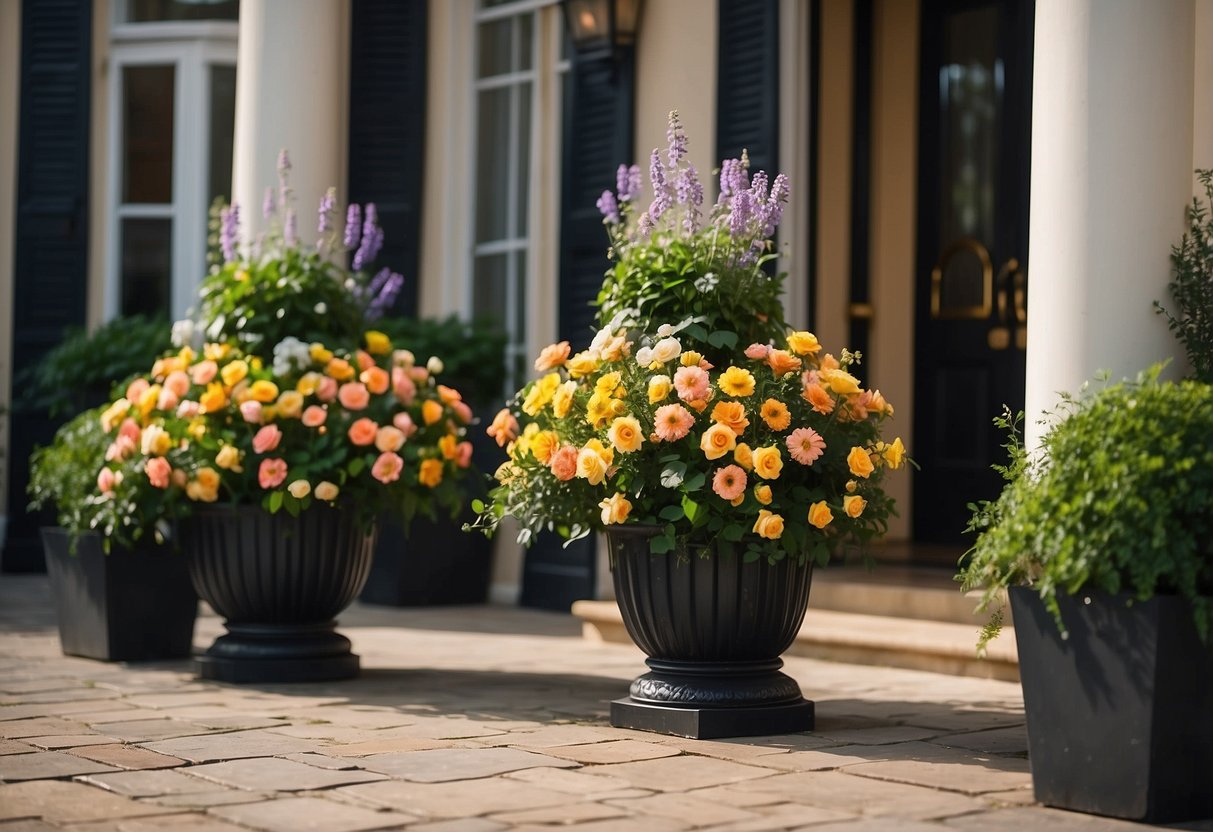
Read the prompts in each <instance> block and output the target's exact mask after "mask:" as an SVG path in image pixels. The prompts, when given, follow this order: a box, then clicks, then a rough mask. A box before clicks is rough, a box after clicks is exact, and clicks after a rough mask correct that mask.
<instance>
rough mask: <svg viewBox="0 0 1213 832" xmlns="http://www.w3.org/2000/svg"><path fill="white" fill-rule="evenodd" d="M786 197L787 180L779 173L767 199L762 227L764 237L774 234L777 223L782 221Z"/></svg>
mask: <svg viewBox="0 0 1213 832" xmlns="http://www.w3.org/2000/svg"><path fill="white" fill-rule="evenodd" d="M788 195H789V188H788V178H787V177H786V176H784V175H783V174H782V173H781V174H779V175H778V176H776V177H775V182H774V184H773V185H771V195H770V197H768V198H767V203H766V210H765V211H764V223H763V226H762V235H763V236H764V237H770V236H771V235H772V234H774V233H775V229H776V228H777V227H778V226H779V221H780V220H782V219H783V206H784V205H786V204H787V201H788Z"/></svg>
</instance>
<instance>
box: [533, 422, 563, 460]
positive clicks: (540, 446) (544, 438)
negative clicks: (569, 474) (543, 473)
mask: <svg viewBox="0 0 1213 832" xmlns="http://www.w3.org/2000/svg"><path fill="white" fill-rule="evenodd" d="M530 445H531V454H532V455H533V456H534V457H535V459H537V460H538V461H539V462H541V463H543V464H544V465H547V464H548V463H549V462H551V461H552V454H554V453H556V449H557V448H559V447H560V437H559V436H558V435H557V434H556V432H555V431H550V430H541V431H539V432H538V433H536V434H535V435H534V436H532V437H531V441H530Z"/></svg>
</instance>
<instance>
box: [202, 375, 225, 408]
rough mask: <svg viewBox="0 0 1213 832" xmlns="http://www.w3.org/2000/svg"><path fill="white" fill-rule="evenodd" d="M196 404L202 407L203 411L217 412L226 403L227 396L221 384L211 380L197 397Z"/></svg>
mask: <svg viewBox="0 0 1213 832" xmlns="http://www.w3.org/2000/svg"><path fill="white" fill-rule="evenodd" d="M198 404H199V405H201V407H202V412H203V413H217V412H218V411H220V410H222V409H223V408H224V405H226V404H227V396H226V395H225V394H224V392H223V385H222V384H220V383H218V382H216V381H212V382H211V383H210V384H208V385H207V386H206V392H205V393H203V394H202V396H201V397H199V399H198Z"/></svg>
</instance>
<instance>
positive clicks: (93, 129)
mask: <svg viewBox="0 0 1213 832" xmlns="http://www.w3.org/2000/svg"><path fill="white" fill-rule="evenodd" d="M112 26H113V6H112V5H111V3H110V0H93V60H92V63H93V78H92V82H93V83H92V105H91V106H90V107H89V121H90V122H92V123H91V125H90V127H89V151H88V152H89V174H88V175H89V186H88V192H89V206H88V309H87V315H86V320H87V322H88V323H87V325H88V328H89V329H90V330H92V329H95V328H97V327H98V326H100V325H101V324H102V323H104V321H105V310H106V297H105V293H106V290H107V288H108V287H107V283H108V280H109V275H108V268H107V266H108V261H107V258H108V257H109V252H110V246H112V245H114V243H113V241H111V240H110V239H109V228H110V211H109V210H108V209H109V207H110V205H111V204H112V200H111V198H110V193H109V182H108V177H109V158H110V157H109V154H110V143H109V136H110V100H109V90H110V76H109V72H110V29H111V27H112Z"/></svg>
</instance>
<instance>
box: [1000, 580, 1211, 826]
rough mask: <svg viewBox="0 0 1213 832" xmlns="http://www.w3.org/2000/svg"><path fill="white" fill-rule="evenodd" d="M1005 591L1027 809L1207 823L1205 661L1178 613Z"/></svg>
mask: <svg viewBox="0 0 1213 832" xmlns="http://www.w3.org/2000/svg"><path fill="white" fill-rule="evenodd" d="M1129 599H1130V596H1129V595H1127V594H1121V595H1108V594H1106V593H1103V592H1082V593H1079V594H1078V595H1073V596H1063V595H1060V594H1059V595H1058V597H1057V600H1058V603H1059V605H1060V607H1061V615H1062V620H1063V621H1064V622H1065V624H1066V627H1067V629H1068V630H1069V637H1068V638H1064V639H1063V638H1062V636H1061V633H1060V632H1059V631H1058V628H1057V624H1056V622H1055V621H1054V620H1053V618H1052V616H1051V615H1050V614H1049V612H1048V610H1047V609H1046V608H1045V606H1044V603H1043V602H1042V601H1041V600H1040V597H1039V595H1038V594H1037V593H1036V592H1035V591H1034V590H1031V589H1027V588H1023V587H1017V588H1013V589H1012V590H1011V608H1012V613H1013V616H1014V619H1015V637H1016V640H1017V641H1018V645H1019V673H1020V678H1021V679H1022V682H1023V695H1024V709H1025V711H1026V713H1027V721H1028V746H1029V752H1028V758H1029V761H1030V763H1031V766H1032V783H1033V786H1034V788H1035V790H1036V799H1037V800H1039V801H1040V802H1041V803H1045V804H1047V805H1049V806H1057V807H1059V808H1063V809H1075V810H1078V811H1081V812H1092V813H1095V814H1099V815H1110V816H1113V817H1121V818H1130V819H1133V820H1142V821H1148V822H1153V823H1159V822H1170V821H1179V820H1191V819H1196V818H1206V817H1213V650H1211V649H1210V647H1209V645H1206V644H1204V643H1202V642H1201V641H1200V638H1199V636H1198V635H1197V633H1196V628H1195V626H1194V624H1193V622H1192V611H1191V608H1190V607H1189V606H1188V604H1187V603H1186V602H1184V601H1183V600H1182V599H1180V598H1178V597H1174V596H1159V597H1155V598H1152V599H1151V600H1149V601H1144V602H1133V603H1132V604H1131V605H1128V604H1127V603H1126V602H1128V601H1129Z"/></svg>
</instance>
